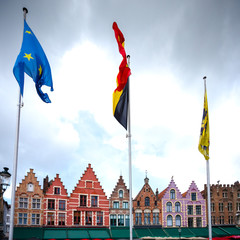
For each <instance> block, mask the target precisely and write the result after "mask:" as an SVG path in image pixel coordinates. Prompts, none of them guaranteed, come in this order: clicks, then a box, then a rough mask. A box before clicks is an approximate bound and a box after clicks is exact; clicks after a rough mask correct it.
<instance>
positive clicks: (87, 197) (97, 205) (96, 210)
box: [67, 164, 109, 226]
mask: <svg viewBox="0 0 240 240" xmlns="http://www.w3.org/2000/svg"><path fill="white" fill-rule="evenodd" d="M67 225H75V226H109V200H108V199H107V196H106V194H105V192H104V191H103V188H102V186H101V185H100V182H99V181H98V179H97V177H96V175H95V173H94V171H93V169H92V167H91V164H89V165H88V167H87V169H86V170H85V172H84V174H83V175H82V177H81V179H80V180H79V182H78V184H77V186H76V187H75V188H74V190H73V191H72V193H71V195H70V197H69V204H68V219H67Z"/></svg>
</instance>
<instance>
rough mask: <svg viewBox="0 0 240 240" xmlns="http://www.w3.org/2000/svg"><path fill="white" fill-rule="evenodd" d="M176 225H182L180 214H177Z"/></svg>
mask: <svg viewBox="0 0 240 240" xmlns="http://www.w3.org/2000/svg"><path fill="white" fill-rule="evenodd" d="M176 227H181V216H180V215H177V216H176Z"/></svg>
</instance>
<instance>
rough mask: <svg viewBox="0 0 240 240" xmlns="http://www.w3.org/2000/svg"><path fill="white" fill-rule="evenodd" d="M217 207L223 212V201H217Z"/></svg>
mask: <svg viewBox="0 0 240 240" xmlns="http://www.w3.org/2000/svg"><path fill="white" fill-rule="evenodd" d="M218 208H219V212H223V203H219V205H218Z"/></svg>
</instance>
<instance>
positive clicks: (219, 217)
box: [202, 181, 240, 226]
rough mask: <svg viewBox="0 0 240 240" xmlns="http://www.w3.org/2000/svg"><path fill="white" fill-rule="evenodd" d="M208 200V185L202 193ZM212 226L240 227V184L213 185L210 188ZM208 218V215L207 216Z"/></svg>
mask: <svg viewBox="0 0 240 240" xmlns="http://www.w3.org/2000/svg"><path fill="white" fill-rule="evenodd" d="M202 194H203V197H204V198H205V199H207V185H204V190H203V191H202ZM210 197H211V218H212V219H211V221H212V225H219V224H220V225H223V224H224V225H225V224H236V225H238V226H239V225H240V184H239V182H238V181H237V182H235V183H234V184H231V185H229V184H219V183H218V184H213V185H211V186H210ZM207 216H208V214H207Z"/></svg>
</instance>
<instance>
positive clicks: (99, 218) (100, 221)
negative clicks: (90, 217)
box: [97, 212, 103, 225]
mask: <svg viewBox="0 0 240 240" xmlns="http://www.w3.org/2000/svg"><path fill="white" fill-rule="evenodd" d="M97 225H103V212H97Z"/></svg>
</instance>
